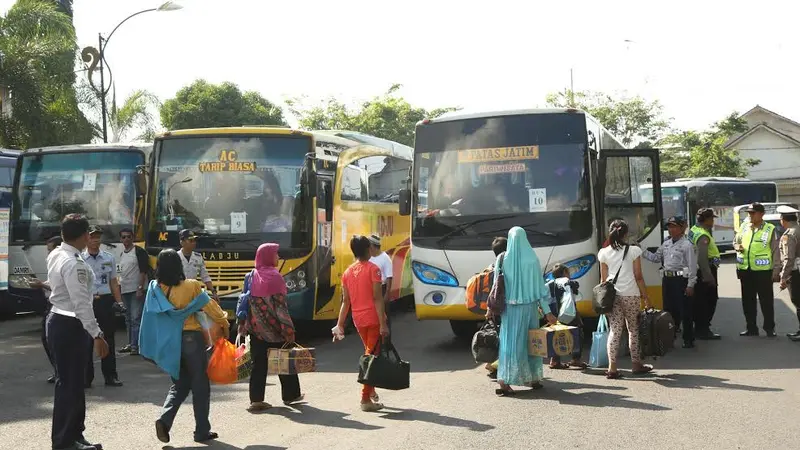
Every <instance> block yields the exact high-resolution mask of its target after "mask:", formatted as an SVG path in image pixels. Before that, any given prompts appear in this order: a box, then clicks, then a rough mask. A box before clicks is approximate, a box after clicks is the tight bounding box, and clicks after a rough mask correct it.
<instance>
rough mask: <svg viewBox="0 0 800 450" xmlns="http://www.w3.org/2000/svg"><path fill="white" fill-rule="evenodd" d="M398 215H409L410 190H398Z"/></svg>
mask: <svg viewBox="0 0 800 450" xmlns="http://www.w3.org/2000/svg"><path fill="white" fill-rule="evenodd" d="M400 215H401V216H410V215H411V189H400Z"/></svg>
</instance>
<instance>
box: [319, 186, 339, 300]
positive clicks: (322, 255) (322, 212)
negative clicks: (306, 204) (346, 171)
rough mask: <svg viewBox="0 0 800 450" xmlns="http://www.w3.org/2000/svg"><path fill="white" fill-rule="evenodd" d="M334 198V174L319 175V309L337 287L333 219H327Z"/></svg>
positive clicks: (329, 298)
mask: <svg viewBox="0 0 800 450" xmlns="http://www.w3.org/2000/svg"><path fill="white" fill-rule="evenodd" d="M332 196H333V174H330V175H329V174H318V175H317V249H316V251H315V254H314V261H315V271H316V275H317V277H316V279H317V301H316V304H317V308H316V310H317V311H318V310H319V308H320V307H322V306H324V305H326V304H328V302H330V301H331V299H332V298H333V294H334V292H335V290H336V286H335V285H334V284H333V283H331V272H332V271H333V270H334V267H333V264H334V261H335V258H334V257H333V253H334V243H333V220H332V219H333V217H332V215H331V217H330V218H328V217H327V214H326V205H328V206H329V207H330V205H331V204H332V200H333V198H332Z"/></svg>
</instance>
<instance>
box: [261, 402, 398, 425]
mask: <svg viewBox="0 0 800 450" xmlns="http://www.w3.org/2000/svg"><path fill="white" fill-rule="evenodd" d="M260 414H263V415H276V416H283V417H285V418H287V419H289V420H291V421H292V422H295V423H299V424H303V425H318V426H323V427H332V428H346V429H351V430H380V429H381V428H383V427H379V426H376V425H368V424H366V423H363V422H359V421H357V420H353V419H348V418H346V416H349V414H348V413H343V412H341V411H329V410H326V409H319V408H315V407H313V406H310V405H308V404H305V403H301V404H298V405H295V406H294V408H272V409H268V410H266V411H264V412H263V413H260Z"/></svg>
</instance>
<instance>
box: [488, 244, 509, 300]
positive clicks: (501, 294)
mask: <svg viewBox="0 0 800 450" xmlns="http://www.w3.org/2000/svg"><path fill="white" fill-rule="evenodd" d="M505 256H506V254H505V252H503V253H501V254H500V259H499V260H498V262H497V277H495V280H494V283H493V284H492V289H491V290H490V291H489V298H488V300H486V305H487V306H488V307H489V311H491V312H492V314H495V315H500V314H502V313H503V311H505V310H506V279H505V276H504V275H503V260H504V259H505Z"/></svg>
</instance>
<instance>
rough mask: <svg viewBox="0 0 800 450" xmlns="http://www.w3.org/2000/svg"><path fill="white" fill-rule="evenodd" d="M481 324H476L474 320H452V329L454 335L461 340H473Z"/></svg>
mask: <svg viewBox="0 0 800 450" xmlns="http://www.w3.org/2000/svg"><path fill="white" fill-rule="evenodd" d="M480 324H481V323H480V322H475V321H473V320H451V321H450V328H451V329H452V330H453V334H455V335H456V337H458V338H460V339H472V336H474V335H475V333H476V332H477V331H478V327H479V326H480Z"/></svg>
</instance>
